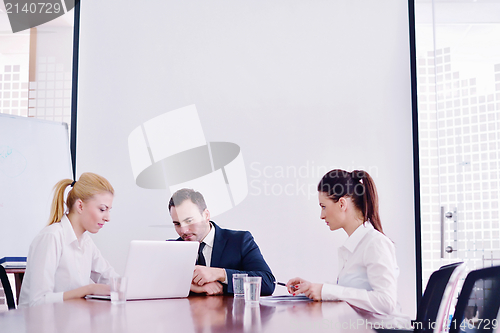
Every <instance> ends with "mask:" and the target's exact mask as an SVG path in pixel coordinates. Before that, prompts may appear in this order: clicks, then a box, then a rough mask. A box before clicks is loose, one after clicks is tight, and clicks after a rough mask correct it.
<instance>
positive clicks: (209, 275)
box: [193, 265, 226, 286]
mask: <svg viewBox="0 0 500 333" xmlns="http://www.w3.org/2000/svg"><path fill="white" fill-rule="evenodd" d="M225 279H226V271H225V270H224V269H223V268H217V267H206V266H198V265H197V266H195V267H194V273H193V283H194V284H197V285H199V286H203V285H205V284H207V283H210V282H215V281H221V282H224V280H225Z"/></svg>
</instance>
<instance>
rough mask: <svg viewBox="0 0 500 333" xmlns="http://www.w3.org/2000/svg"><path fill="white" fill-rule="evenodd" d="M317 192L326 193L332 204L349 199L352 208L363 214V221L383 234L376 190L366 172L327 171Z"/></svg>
mask: <svg viewBox="0 0 500 333" xmlns="http://www.w3.org/2000/svg"><path fill="white" fill-rule="evenodd" d="M318 191H319V192H324V193H326V194H327V195H328V197H330V199H332V200H333V201H334V202H337V201H339V199H340V198H342V197H344V196H347V197H349V198H351V200H352V202H353V203H354V206H355V207H356V208H357V209H359V211H361V213H363V217H364V221H365V222H366V221H370V223H371V224H372V225H373V227H374V228H375V229H377V230H378V231H380V232H381V233H384V232H383V231H382V223H381V222H380V216H379V213H378V195H377V188H376V187H375V182H374V181H373V179H372V177H371V176H370V175H369V174H368V172H366V171H364V170H354V171H353V172H348V171H344V170H340V169H334V170H331V171H328V172H327V173H326V174H325V175H324V176H323V178H321V181H320V182H319V184H318Z"/></svg>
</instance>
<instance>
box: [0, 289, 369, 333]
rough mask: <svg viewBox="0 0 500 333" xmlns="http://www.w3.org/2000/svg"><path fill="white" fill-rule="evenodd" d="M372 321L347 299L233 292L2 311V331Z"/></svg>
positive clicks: (337, 328)
mask: <svg viewBox="0 0 500 333" xmlns="http://www.w3.org/2000/svg"><path fill="white" fill-rule="evenodd" d="M369 321H370V318H369V316H367V315H366V314H362V313H360V312H358V311H355V310H354V309H353V308H352V307H351V306H350V305H348V304H347V303H344V302H312V301H311V302H307V301H302V302H287V303H275V304H266V305H264V304H257V305H256V306H249V305H248V304H245V301H244V300H243V299H241V298H233V297H232V296H190V297H188V298H180V299H162V300H146V301H128V302H126V303H125V304H119V305H116V304H111V303H110V302H109V301H99V300H86V299H77V300H71V301H66V302H63V303H56V304H43V305H39V306H34V307H31V308H21V309H16V310H10V311H6V312H3V313H0V332H2V333H11V332H12V333H14V332H15V333H28V332H30V333H31V332H36V333H44V332H50V333H55V332H61V333H62V332H71V333H79V332H85V333H89V332H92V333H99V332H103V333H104V332H105V333H112V332H120V333H122V332H126V333H135V332H141V333H146V332H147V333H155V332H181V333H189V332H199V333H202V332H203V333H208V332H213V333H215V332H297V333H299V332H345V331H352V332H373V331H372V329H371V328H370V327H373V326H370V325H368V324H367V323H368V322H369Z"/></svg>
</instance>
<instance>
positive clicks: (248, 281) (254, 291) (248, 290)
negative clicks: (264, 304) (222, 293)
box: [244, 276, 262, 303]
mask: <svg viewBox="0 0 500 333" xmlns="http://www.w3.org/2000/svg"><path fill="white" fill-rule="evenodd" d="M261 283H262V277H260V276H247V277H246V278H245V282H244V289H245V302H250V303H258V302H259V300H260V286H261Z"/></svg>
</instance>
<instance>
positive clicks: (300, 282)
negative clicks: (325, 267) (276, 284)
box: [286, 277, 323, 301]
mask: <svg viewBox="0 0 500 333" xmlns="http://www.w3.org/2000/svg"><path fill="white" fill-rule="evenodd" d="M286 287H287V289H288V292H289V293H290V294H293V295H294V296H295V295H298V294H304V295H306V296H307V297H309V298H310V299H312V300H315V301H321V289H322V288H323V284H321V283H311V282H309V281H306V280H304V279H301V278H298V277H297V278H293V279H291V280H290V281H288V282H287V284H286Z"/></svg>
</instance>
